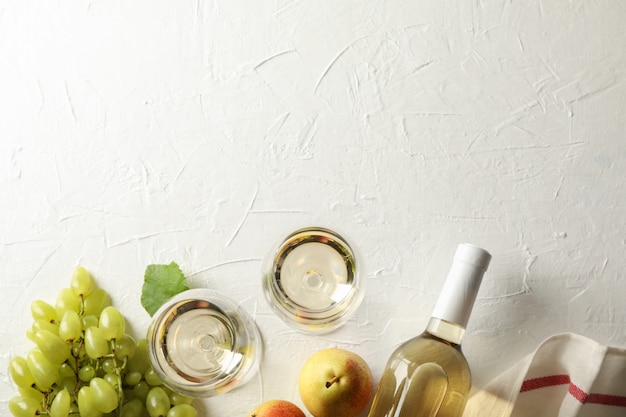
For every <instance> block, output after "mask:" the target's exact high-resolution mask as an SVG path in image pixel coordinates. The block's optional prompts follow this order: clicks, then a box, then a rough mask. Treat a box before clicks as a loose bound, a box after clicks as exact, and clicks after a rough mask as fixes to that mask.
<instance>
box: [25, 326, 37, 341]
mask: <svg viewBox="0 0 626 417" xmlns="http://www.w3.org/2000/svg"><path fill="white" fill-rule="evenodd" d="M26 337H27V338H28V340H30V341H31V342H33V343H35V331H34V330H33V329H28V330H26Z"/></svg>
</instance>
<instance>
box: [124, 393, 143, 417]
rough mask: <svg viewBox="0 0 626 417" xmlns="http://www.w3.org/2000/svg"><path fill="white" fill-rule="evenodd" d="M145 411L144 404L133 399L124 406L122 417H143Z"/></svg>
mask: <svg viewBox="0 0 626 417" xmlns="http://www.w3.org/2000/svg"><path fill="white" fill-rule="evenodd" d="M143 411H144V406H143V402H142V401H141V400H140V399H138V398H133V399H132V400H130V401H128V402H127V403H126V404H124V405H123V406H122V414H121V416H120V417H141V416H142V414H143Z"/></svg>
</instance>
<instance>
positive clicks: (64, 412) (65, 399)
mask: <svg viewBox="0 0 626 417" xmlns="http://www.w3.org/2000/svg"><path fill="white" fill-rule="evenodd" d="M71 402H72V398H71V396H70V393H69V392H68V391H67V390H65V389H63V390H61V391H59V392H58V393H57V395H55V396H54V400H52V404H50V417H67V416H68V415H69V413H70V404H71Z"/></svg>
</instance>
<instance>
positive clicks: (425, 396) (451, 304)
mask: <svg viewBox="0 0 626 417" xmlns="http://www.w3.org/2000/svg"><path fill="white" fill-rule="evenodd" d="M490 260H491V255H490V254H489V253H488V252H487V251H485V250H484V249H481V248H479V247H476V246H473V245H469V244H462V245H459V247H458V248H457V251H456V254H455V255H454V261H453V263H452V268H451V269H450V272H449V274H448V278H447V279H446V282H445V284H444V287H443V289H442V291H441V295H440V296H439V299H438V301H437V304H436V305H435V309H434V310H433V314H432V317H431V318H430V321H429V323H428V326H427V327H426V330H425V331H424V332H423V333H422V334H421V335H419V336H417V337H414V338H413V339H409V340H407V341H406V342H404V343H402V344H401V345H400V346H399V347H398V348H397V349H396V350H395V351H394V352H393V353H392V355H391V357H390V358H389V361H388V362H387V366H386V368H385V371H384V372H383V375H382V377H381V379H380V382H379V384H378V388H377V389H376V394H375V396H374V401H373V403H372V407H371V409H370V412H369V414H368V417H435V416H436V417H460V416H461V415H462V414H463V410H464V408H465V403H466V402H467V396H468V394H469V390H470V387H471V375H470V369H469V365H468V364H467V360H466V359H465V356H463V352H462V351H461V340H462V339H463V335H464V333H465V327H466V326H467V322H468V320H469V316H470V314H471V311H472V307H473V306H474V301H475V300H476V295H477V294H478V289H479V287H480V283H481V281H482V278H483V275H484V273H485V271H486V270H487V267H488V266H489V261H490Z"/></svg>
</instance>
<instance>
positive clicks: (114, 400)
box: [89, 378, 119, 413]
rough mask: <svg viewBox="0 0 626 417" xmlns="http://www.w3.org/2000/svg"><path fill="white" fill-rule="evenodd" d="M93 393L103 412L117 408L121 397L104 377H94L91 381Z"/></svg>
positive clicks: (90, 385) (97, 404) (99, 408)
mask: <svg viewBox="0 0 626 417" xmlns="http://www.w3.org/2000/svg"><path fill="white" fill-rule="evenodd" d="M89 387H90V388H91V393H92V394H93V396H94V398H95V401H96V408H98V410H100V411H102V412H103V413H110V412H111V411H113V410H115V409H116V408H117V405H118V403H119V398H118V396H117V392H116V391H115V389H113V387H112V386H111V384H109V383H108V382H106V381H105V380H104V379H102V378H94V379H92V380H91V381H90V382H89Z"/></svg>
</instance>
